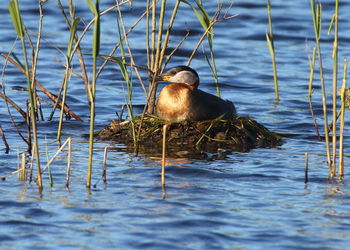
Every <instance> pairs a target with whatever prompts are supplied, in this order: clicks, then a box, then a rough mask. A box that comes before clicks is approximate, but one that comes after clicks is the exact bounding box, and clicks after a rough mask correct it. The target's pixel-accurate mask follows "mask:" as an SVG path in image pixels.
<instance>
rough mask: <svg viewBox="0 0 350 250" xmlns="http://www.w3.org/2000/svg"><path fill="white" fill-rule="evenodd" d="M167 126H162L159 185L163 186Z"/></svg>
mask: <svg viewBox="0 0 350 250" xmlns="http://www.w3.org/2000/svg"><path fill="white" fill-rule="evenodd" d="M168 126H169V125H168V124H164V125H163V143H162V172H161V183H162V186H165V164H166V159H165V155H166V133H167V131H168Z"/></svg>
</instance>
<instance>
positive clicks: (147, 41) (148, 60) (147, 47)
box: [146, 0, 152, 77]
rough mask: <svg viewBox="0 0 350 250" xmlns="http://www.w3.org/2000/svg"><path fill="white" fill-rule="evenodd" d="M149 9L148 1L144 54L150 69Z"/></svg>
mask: <svg viewBox="0 0 350 250" xmlns="http://www.w3.org/2000/svg"><path fill="white" fill-rule="evenodd" d="M149 9H150V0H147V5H146V54H147V67H148V68H151V54H150V51H149V49H150V44H149ZM148 76H149V77H152V75H151V72H148Z"/></svg>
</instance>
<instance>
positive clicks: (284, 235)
mask: <svg viewBox="0 0 350 250" xmlns="http://www.w3.org/2000/svg"><path fill="white" fill-rule="evenodd" d="M145 2H146V1H133V8H132V9H129V6H123V7H122V10H123V11H124V21H125V24H126V26H127V28H129V27H130V26H131V25H132V24H133V23H134V22H135V21H136V20H137V18H138V17H139V16H140V15H141V14H142V13H143V12H144V10H145ZM174 2H175V1H168V5H169V7H168V8H167V12H166V14H167V16H169V15H170V14H171V9H172V6H173V4H174ZM203 2H204V6H205V8H206V9H207V10H208V12H209V14H210V15H213V13H214V12H215V10H216V8H217V2H216V1H214V0H211V1H203ZM221 2H222V3H223V4H224V10H223V12H224V11H225V9H226V8H227V6H229V4H230V1H221ZM320 2H321V3H322V6H323V14H322V15H323V18H322V21H323V26H322V27H323V28H322V35H321V47H322V54H323V66H324V74H325V82H326V94H327V103H328V105H329V110H330V108H331V97H332V92H331V91H332V90H331V86H332V67H333V60H332V46H333V34H331V35H327V30H328V26H329V22H330V20H331V17H332V15H333V12H334V4H333V2H332V3H330V1H323V0H322V1H320ZM340 2H341V3H340V13H339V18H340V19H339V75H338V78H339V81H338V84H339V87H340V84H341V80H342V74H343V72H342V69H343V58H345V57H349V55H350V46H349V42H350V25H349V20H350V14H349V13H350V12H349V11H347V10H348V9H349V8H350V3H349V2H346V1H340ZM2 3H3V4H1V5H0V14H1V16H2V21H1V22H0V33H1V36H0V37H1V38H0V51H1V52H4V53H8V52H9V51H10V50H11V48H12V46H13V42H14V41H15V39H16V33H15V31H14V29H13V25H12V22H11V19H10V16H9V14H8V9H7V3H8V1H2ZM74 3H75V6H76V15H77V16H80V17H82V18H83V19H84V20H85V21H86V22H89V21H90V20H91V18H92V14H91V12H90V10H89V7H88V5H87V4H86V2H85V1H80V0H77V1H75V2H74ZM19 4H20V8H21V13H22V15H23V20H24V23H25V25H26V26H27V28H28V29H29V30H30V31H31V32H32V33H30V34H32V38H33V42H35V41H36V38H35V34H36V32H37V26H38V14H39V11H38V6H37V2H36V1H32V2H30V3H29V2H24V1H20V3H19ZM63 4H64V6H66V5H67V4H66V2H64V3H63ZM113 4H114V2H113V1H103V3H102V4H101V6H100V10H105V9H107V8H109V7H111V6H113ZM271 4H272V10H271V12H272V22H273V31H274V43H275V52H276V61H277V71H278V80H279V89H280V101H279V102H278V103H276V102H275V92H274V86H273V73H272V66H271V56H270V54H269V49H268V46H267V42H266V36H265V33H266V31H267V30H268V23H267V9H266V1H253V0H245V1H234V2H233V5H232V9H231V10H230V12H229V13H230V14H231V15H235V14H238V16H237V17H235V18H233V19H231V20H229V21H225V22H220V23H217V24H216V25H215V26H214V34H215V35H214V53H215V58H216V65H217V69H218V75H219V81H220V89H221V95H222V97H223V98H225V99H228V100H231V101H233V102H234V103H235V105H236V108H237V112H238V114H239V115H240V116H249V117H251V118H253V119H255V120H257V121H258V122H260V123H262V124H263V125H264V126H266V127H267V128H269V129H270V130H271V131H274V132H277V133H281V134H284V135H285V137H284V138H283V144H282V145H281V146H278V147H276V148H259V149H253V150H251V151H249V152H230V151H227V152H226V151H225V152H224V153H220V154H219V153H218V154H212V153H207V154H206V158H205V159H192V158H178V159H168V162H167V164H168V166H167V167H166V190H162V187H161V183H160V172H161V167H160V166H161V161H160V155H159V154H155V155H149V154H143V153H142V152H141V153H140V154H138V155H135V154H134V153H132V150H130V148H128V147H127V146H126V145H123V144H116V143H113V142H112V141H100V140H96V143H95V147H94V161H93V175H92V183H93V187H92V188H91V189H90V190H89V189H87V188H86V186H85V184H86V175H87V174H86V173H87V158H88V137H87V134H88V133H89V108H88V105H87V98H86V92H85V87H84V83H83V81H82V80H81V79H80V78H78V77H77V76H75V75H72V77H71V79H70V82H69V89H68V96H67V103H68V105H69V107H70V109H71V110H73V111H74V112H75V113H77V114H78V115H79V116H80V117H81V118H82V120H83V122H82V123H80V122H77V121H75V120H74V119H72V120H67V121H65V122H64V124H63V134H62V138H63V140H65V139H67V138H68V137H71V138H72V157H71V165H72V166H71V167H72V172H71V181H70V187H69V189H67V188H66V187H65V171H66V165H67V152H66V151H64V152H63V153H61V154H60V155H59V156H58V158H57V159H56V160H55V162H54V163H53V164H52V166H51V171H52V175H53V185H52V186H50V181H49V176H48V174H47V173H46V174H44V179H43V185H44V190H43V192H42V194H39V192H38V188H37V185H36V184H35V183H33V182H32V183H28V182H26V183H23V182H21V181H20V180H19V178H18V176H17V175H14V176H11V177H8V178H7V179H6V180H5V181H2V182H1V183H0V193H1V197H2V199H1V201H0V203H1V210H0V211H1V212H0V225H1V227H0V246H1V248H2V249H146V248H147V249H263V248H266V249H321V248H322V249H329V248H331V249H347V248H349V244H350V212H349V205H350V189H349V186H348V185H349V184H350V182H349V175H348V172H349V169H348V168H347V163H348V161H349V153H350V150H349V145H350V138H349V137H348V136H347V134H348V133H349V125H350V123H349V119H348V118H347V117H346V128H345V135H346V136H345V142H344V146H345V178H344V180H343V182H337V181H334V182H330V181H329V180H328V166H327V161H326V160H327V159H326V150H325V143H324V141H319V140H318V139H317V137H316V133H315V128H314V124H313V120H312V117H311V113H310V109H309V103H308V97H307V91H308V82H309V70H310V67H309V61H308V56H311V54H312V48H313V47H314V46H315V41H314V28H313V23H312V16H311V10H310V6H309V4H310V3H309V1H301V0H297V1H282V0H272V1H271ZM43 8H44V19H43V40H42V45H41V50H40V54H39V60H38V69H37V79H38V81H39V82H40V83H42V84H43V85H44V86H45V87H46V88H47V89H49V90H50V91H51V92H53V93H58V90H59V88H60V85H61V82H62V79H63V75H64V67H62V66H61V65H60V64H59V63H57V62H56V61H55V59H54V57H56V58H58V59H59V60H61V61H64V60H65V59H64V56H63V55H62V54H61V53H60V52H58V51H57V49H55V48H59V49H61V50H63V51H65V50H66V47H67V44H68V40H69V29H68V28H67V26H66V23H65V21H64V19H63V17H62V14H61V11H60V9H59V8H58V6H57V2H56V1H49V2H47V3H45V4H44V7H43ZM116 18H117V14H116V12H113V11H112V12H110V13H108V14H106V15H104V16H102V17H101V32H102V34H101V51H100V53H101V54H103V55H107V54H108V53H109V52H110V51H111V50H112V48H113V47H114V45H115V44H116V43H117V42H118V41H119V36H118V33H117V19H116ZM186 29H188V30H190V35H189V37H188V38H187V40H186V41H185V42H184V43H183V44H182V46H181V47H180V48H179V50H178V51H177V52H176V54H175V55H174V56H173V57H172V59H171V61H170V62H169V64H168V67H171V66H176V65H182V64H186V62H187V60H188V57H189V55H190V54H191V52H192V50H193V48H194V46H195V44H196V42H197V41H198V39H199V38H200V36H201V35H202V34H203V28H202V27H201V25H200V23H199V22H198V20H197V18H196V16H195V15H194V14H193V11H192V10H191V9H190V8H189V7H188V6H187V5H185V4H180V10H179V14H178V17H177V19H176V21H175V25H174V30H173V35H172V38H171V42H170V48H174V47H176V45H177V43H178V42H179V41H180V40H181V39H182V38H183V36H184V35H185V34H186ZM82 30H83V25H80V26H79V27H78V33H81V32H82ZM144 32H145V23H144V22H141V23H140V24H139V25H138V26H136V28H135V30H134V31H133V33H132V34H130V36H129V41H130V46H131V49H132V52H133V55H134V59H135V62H136V63H137V64H138V65H142V66H146V64H147V59H146V50H145V43H146V42H145V35H144ZM91 40H92V32H91V31H90V32H88V34H87V35H86V37H85V38H84V39H83V40H82V44H81V46H82V48H83V53H85V58H86V64H87V65H86V66H87V71H88V72H89V76H90V77H91V67H92V60H91V57H90V56H89V54H90V53H91ZM204 44H205V45H206V42H205V43H204ZM14 51H15V53H16V54H17V55H19V57H20V58H22V57H21V56H20V55H21V45H20V42H17V45H16V47H15V50H14ZM206 52H207V53H208V50H207V47H206ZM116 55H117V56H118V55H120V52H119V51H118V53H117V54H116ZM2 62H4V60H2ZM100 63H102V60H100V61H99V64H100ZM191 67H193V68H194V69H196V71H197V72H198V73H199V75H200V78H201V85H200V88H201V89H202V90H204V91H207V92H210V93H213V94H215V93H216V88H215V81H214V79H213V76H212V74H211V71H210V68H209V66H208V64H207V62H206V59H205V57H204V55H203V53H202V49H201V48H199V50H198V53H197V54H196V56H195V58H194V59H193V61H192V63H191ZM73 68H74V69H75V70H77V71H79V72H80V67H79V64H78V61H77V60H75V61H73ZM318 72H319V70H318V63H316V73H315V79H314V93H313V106H314V112H315V116H316V120H317V123H318V126H319V129H320V132H321V133H322V134H323V113H322V99H321V87H320V80H319V74H318ZM141 73H142V78H143V81H144V82H145V83H146V82H147V78H148V76H147V74H146V72H142V71H141ZM133 77H134V78H135V79H134V85H135V88H134V92H133V104H134V106H135V111H136V112H140V111H141V110H142V106H143V105H144V104H145V96H144V93H143V90H142V88H141V86H140V84H139V82H138V80H137V78H136V75H135V74H133ZM4 81H5V85H6V94H7V96H8V97H10V98H11V99H12V100H13V101H15V102H16V103H18V104H19V105H20V106H21V108H22V109H23V110H25V101H26V99H27V98H28V94H27V93H26V92H21V91H18V90H17V88H16V87H24V88H25V87H26V86H27V85H26V81H25V77H24V75H23V74H22V73H20V72H19V71H18V69H17V68H15V67H13V66H12V65H10V64H9V65H7V67H6V69H5V74H4ZM39 95H40V96H41V97H45V95H43V94H42V93H39ZM126 96H127V88H126V85H125V83H124V81H123V77H122V76H121V74H120V71H119V69H118V65H117V64H114V63H110V64H108V65H107V67H106V68H105V70H104V71H103V72H102V74H101V75H100V77H99V79H98V82H97V93H96V121H95V123H96V128H95V129H96V130H99V129H102V128H104V127H105V126H107V125H108V124H109V122H110V121H111V120H112V119H117V116H116V112H118V113H120V110H121V106H122V105H123V104H124V103H125V102H126ZM45 98H46V97H45ZM50 112H51V107H50V106H49V105H47V104H45V103H43V113H44V118H45V119H44V121H39V122H38V135H39V142H40V143H39V147H40V148H39V150H40V157H41V162H42V165H44V164H46V162H47V160H48V158H51V157H52V156H53V155H54V153H55V152H56V151H57V148H58V145H57V141H56V133H57V127H58V120H59V112H57V111H56V113H55V115H54V117H53V119H52V121H48V116H49V115H50ZM11 114H12V116H13V119H14V120H15V122H16V124H17V126H18V127H19V129H20V131H22V132H23V134H24V135H25V136H26V125H25V123H24V121H23V118H22V117H21V116H20V115H19V114H18V113H17V111H16V110H14V109H13V108H11ZM328 119H329V120H331V115H330V114H329V118H328ZM0 125H1V126H2V129H3V130H4V132H5V135H6V139H7V141H8V144H9V145H10V148H11V149H10V152H9V154H5V146H4V144H3V142H2V141H1V142H0V175H1V176H3V175H6V174H8V173H10V172H12V171H15V170H16V169H17V165H18V162H20V159H19V155H20V154H21V153H23V152H26V150H27V147H26V144H25V143H24V141H23V140H22V139H21V138H20V137H19V136H18V133H17V132H16V130H15V129H14V127H13V125H12V123H11V121H10V116H9V114H8V111H7V108H6V105H5V102H4V100H3V99H0ZM106 146H107V147H108V148H109V151H108V156H107V183H106V184H104V183H103V180H102V178H101V172H102V167H103V151H104V148H105V147H106ZM306 152H308V153H309V182H308V183H307V184H305V183H304V168H305V153H306ZM164 191H165V192H166V193H165V195H164Z"/></svg>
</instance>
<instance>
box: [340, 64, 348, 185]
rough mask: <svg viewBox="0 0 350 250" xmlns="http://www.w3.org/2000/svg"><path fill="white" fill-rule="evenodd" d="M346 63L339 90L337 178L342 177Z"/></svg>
mask: <svg viewBox="0 0 350 250" xmlns="http://www.w3.org/2000/svg"><path fill="white" fill-rule="evenodd" d="M347 66H348V62H347V60H346V59H344V71H343V84H342V88H341V94H340V97H341V109H340V111H341V116H340V131H339V133H340V138H339V169H338V171H339V172H338V176H339V178H343V177H344V124H345V102H346V100H345V99H346V98H345V91H346V74H347Z"/></svg>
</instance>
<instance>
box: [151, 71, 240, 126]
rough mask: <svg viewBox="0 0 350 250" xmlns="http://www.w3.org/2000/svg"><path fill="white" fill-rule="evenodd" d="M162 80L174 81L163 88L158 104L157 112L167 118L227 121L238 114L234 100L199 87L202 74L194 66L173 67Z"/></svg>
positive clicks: (173, 119)
mask: <svg viewBox="0 0 350 250" xmlns="http://www.w3.org/2000/svg"><path fill="white" fill-rule="evenodd" d="M158 80H160V81H167V82H170V83H171V84H169V85H167V86H165V87H164V88H163V89H162V90H161V92H160V94H159V96H158V100H157V104H156V113H157V115H158V116H159V117H160V118H162V119H164V120H166V121H174V122H180V121H203V120H213V119H216V118H219V117H220V119H224V120H227V119H230V118H232V117H233V116H234V115H236V109H235V106H234V104H233V103H232V102H230V101H226V100H223V99H221V98H220V97H217V96H215V95H212V94H209V93H206V92H204V91H202V90H199V89H198V85H199V76H198V74H197V72H196V71H195V70H194V69H192V68H190V67H187V66H177V67H174V68H171V69H169V70H168V71H167V72H165V73H164V74H162V75H161V76H160V77H159V78H158Z"/></svg>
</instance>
